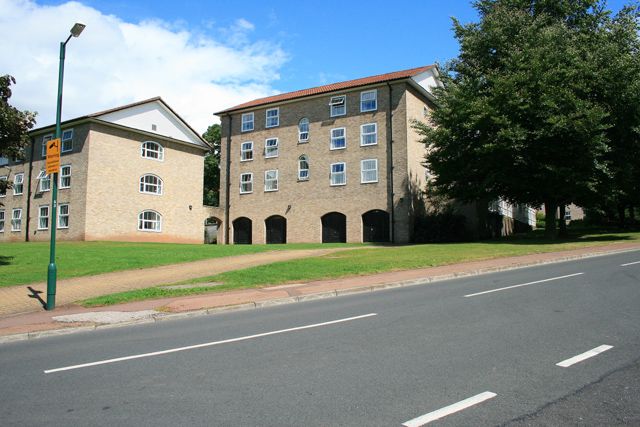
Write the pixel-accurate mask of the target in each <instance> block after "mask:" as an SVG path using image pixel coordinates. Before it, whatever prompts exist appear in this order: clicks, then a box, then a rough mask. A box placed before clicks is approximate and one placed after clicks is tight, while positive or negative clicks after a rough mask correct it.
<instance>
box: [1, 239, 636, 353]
mask: <svg viewBox="0 0 640 427" xmlns="http://www.w3.org/2000/svg"><path fill="white" fill-rule="evenodd" d="M333 251H335V249H326V250H325V249H321V250H307V251H302V250H301V251H281V252H267V253H263V254H253V255H242V256H239V257H229V258H224V263H221V262H220V259H217V260H216V259H214V260H207V261H198V262H196V263H186V264H177V265H172V266H165V267H158V268H155V269H144V270H137V271H136V273H139V272H145V271H146V270H155V271H158V270H160V271H161V272H162V274H161V275H160V277H162V278H163V279H162V281H161V282H158V281H157V280H158V279H157V276H155V275H153V277H155V279H153V278H152V275H149V276H145V275H138V274H135V275H134V274H132V272H131V271H128V272H120V273H109V274H103V275H99V276H92V277H88V278H80V279H70V280H68V281H60V282H59V283H61V282H64V285H62V286H60V287H59V293H58V303H59V304H58V308H56V310H54V311H53V312H47V311H44V310H42V308H41V306H39V305H38V303H34V302H30V304H29V305H27V306H28V307H29V308H30V309H31V312H28V313H21V314H13V315H6V314H5V315H2V314H0V343H1V342H6V341H12V340H23V339H30V338H38V337H40V336H46V335H51V334H58V333H67V332H72V331H75V330H86V329H95V328H101V327H105V326H110V325H112V324H114V323H116V324H118V323H119V324H130V323H132V322H134V323H140V322H154V321H159V320H165V319H171V318H176V317H184V316H191V315H201V314H208V313H214V312H219V311H224V310H230V309H250V308H258V307H265V306H269V305H276V304H286V303H295V302H302V301H306V300H311V299H318V298H327V297H334V296H339V295H344V294H350V293H357V292H370V291H375V290H379V289H387V288H392V287H400V286H409V285H417V284H423V283H428V282H433V281H437V280H446V279H451V278H455V277H462V276H472V275H478V274H483V273H489V272H495V271H501V270H508V269H513V268H520V267H526V266H532V265H539V264H547V263H553V262H561V261H567V260H572V259H580V258H585V257H590V256H598V255H604V254H607V253H613V252H620V251H640V244H638V243H617V244H611V245H605V246H595V247H586V248H581V249H574V250H569V251H561V252H549V253H541V254H531V255H522V256H516V257H507V258H497V259H490V260H482V261H471V262H465V263H460V264H451V265H443V266H439V267H430V268H421V269H415V270H405V271H395V272H389V273H379V274H373V275H368V276H356V277H350V278H343V279H333V280H318V281H313V282H308V283H295V284H287V285H280V286H271V287H265V288H259V289H244V290H237V291H225V292H214V293H209V294H203V295H197V296H188V297H174V298H164V299H156V300H148V301H140V302H133V303H127V304H119V305H113V306H109V307H97V308H83V307H80V306H77V305H72V304H71V303H72V302H73V301H77V300H79V299H82V298H88V297H89V296H94V295H101V294H106V293H109V292H117V291H119V290H126V289H136V288H144V287H149V286H154V285H159V284H162V283H173V282H177V281H179V280H185V279H187V278H193V277H202V276H206V275H209V274H215V273H217V272H223V271H230V270H233V269H238V268H246V267H250V266H253V265H261V264H266V263H270V262H275V261H283V260H286V259H296V258H301V257H306V256H319V255H325V254H328V253H331V252H333ZM194 264H197V265H199V267H200V268H202V270H197V269H195V267H194ZM200 264H201V265H200ZM216 264H224V265H216ZM178 266H183V267H185V268H184V271H182V270H183V269H182V268H178ZM192 268H193V269H192ZM214 269H215V270H214ZM180 271H181V272H180ZM203 271H204V274H203V273H202V272H203ZM126 276H130V277H129V279H128V280H125V279H122V281H123V284H118V285H116V284H115V283H113V282H110V279H111V280H114V277H126ZM137 276H140V277H137ZM154 280H156V281H154ZM76 281H77V282H76ZM69 282H72V283H74V284H76V285H77V286H75V287H74V286H73V285H72V284H71V283H69ZM82 283H84V284H85V285H86V284H90V288H91V289H86V290H85V291H82V289H80V288H89V286H82ZM109 283H111V284H112V285H113V286H112V287H110V286H109ZM119 286H121V287H119ZM126 286H131V287H126ZM18 288H19V289H20V298H22V299H24V298H25V290H26V287H25V286H21V287H18ZM67 288H72V289H70V290H68V291H65V289H67ZM73 288H77V289H73ZM96 288H99V290H98V289H96ZM5 289H7V288H5ZM8 289H13V288H8ZM43 289H45V290H46V286H45V287H44V288H43ZM2 291H3V289H0V301H2V305H3V306H4V305H5V301H6V300H5V299H4V295H3V294H2V293H1V292H2ZM107 291H108V292H107ZM83 292H86V293H83ZM88 292H91V295H89V294H88ZM12 295H13V294H12ZM63 295H64V296H63ZM14 298H15V297H14ZM63 301H64V302H63ZM64 304H66V305H64ZM15 305H16V306H20V307H24V305H20V304H17V303H16V304H15ZM14 313H15V312H14Z"/></svg>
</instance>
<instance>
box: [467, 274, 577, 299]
mask: <svg viewBox="0 0 640 427" xmlns="http://www.w3.org/2000/svg"><path fill="white" fill-rule="evenodd" d="M581 274H584V273H574V274H567V275H566V276H559V277H552V278H550V279H543V280H536V281H535V282H529V283H522V284H520V285H513V286H507V287H504V288H498V289H491V290H489V291H484V292H476V293H475V294H469V295H465V296H464V297H465V298H469V297H475V296H478V295H484V294H490V293H492V292H498V291H505V290H507V289H513V288H521V287H523V286H529V285H535V284H536V283H544V282H551V281H552V280H560V279H566V278H568V277H574V276H580V275H581Z"/></svg>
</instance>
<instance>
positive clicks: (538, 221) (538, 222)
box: [536, 211, 546, 228]
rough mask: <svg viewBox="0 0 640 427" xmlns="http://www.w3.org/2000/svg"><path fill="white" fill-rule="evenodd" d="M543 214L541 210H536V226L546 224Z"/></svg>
mask: <svg viewBox="0 0 640 427" xmlns="http://www.w3.org/2000/svg"><path fill="white" fill-rule="evenodd" d="M545 218H546V217H545V215H544V212H543V211H538V212H536V228H544V227H545V225H546V222H545Z"/></svg>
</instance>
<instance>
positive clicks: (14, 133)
mask: <svg viewBox="0 0 640 427" xmlns="http://www.w3.org/2000/svg"><path fill="white" fill-rule="evenodd" d="M15 83H16V79H14V78H13V77H12V76H10V75H8V74H7V75H4V76H2V77H0V157H6V158H9V157H15V158H23V157H24V149H25V147H26V146H27V145H28V144H29V129H32V128H33V126H34V125H35V123H36V113H33V112H31V111H20V110H18V109H17V108H15V107H13V106H11V104H9V98H11V87H10V86H11V85H12V84H15ZM9 185H10V184H9V181H0V191H6V189H7V187H9Z"/></svg>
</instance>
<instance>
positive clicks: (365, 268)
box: [82, 233, 640, 307]
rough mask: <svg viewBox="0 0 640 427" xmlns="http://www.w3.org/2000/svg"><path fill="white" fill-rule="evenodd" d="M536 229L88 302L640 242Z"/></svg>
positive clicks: (357, 254)
mask: <svg viewBox="0 0 640 427" xmlns="http://www.w3.org/2000/svg"><path fill="white" fill-rule="evenodd" d="M538 236H539V234H538V233H532V234H530V235H527V236H525V237H515V238H505V239H501V240H493V241H484V242H474V243H449V244H427V245H410V246H399V247H393V246H390V247H382V248H365V249H359V250H353V251H343V252H337V253H334V254H330V255H325V256H321V257H315V258H304V259H299V260H293V261H287V262H277V263H273V264H268V265H263V266H258V267H252V268H247V269H242V270H236V271H231V272H227V273H222V274H218V275H216V276H210V277H203V278H199V279H194V280H190V281H188V282H181V283H195V284H197V283H204V282H222V283H223V284H222V285H220V286H215V287H204V286H203V287H195V288H189V289H166V288H163V287H153V288H146V289H138V290H133V291H128V292H120V293H117V294H111V295H105V296H101V297H97V298H91V299H88V300H85V301H83V302H82V304H83V305H84V306H87V307H93V306H102V305H112V304H120V303H125V302H131V301H140V300H145V299H152V298H164V297H177V296H185V295H195V294H201V293H209V292H223V291H228V290H235V289H246V288H257V287H263V286H266V285H279V284H283V283H288V282H306V281H312V280H322V279H332V278H339V277H348V276H357V275H366V274H375V273H381V272H389V271H398V270H410V269H415V268H425V267H434V266H438V265H446V264H455V263H459V262H465V261H475V260H482V259H492V258H501V257H508V256H518V255H527V254H533V253H543V252H554V251H562V250H570V249H578V248H582V247H589V246H602V245H607V244H611V243H616V242H640V233H605V234H583V235H577V236H574V237H572V238H570V239H565V240H557V241H553V242H549V241H546V240H543V239H540V238H539V237H538Z"/></svg>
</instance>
